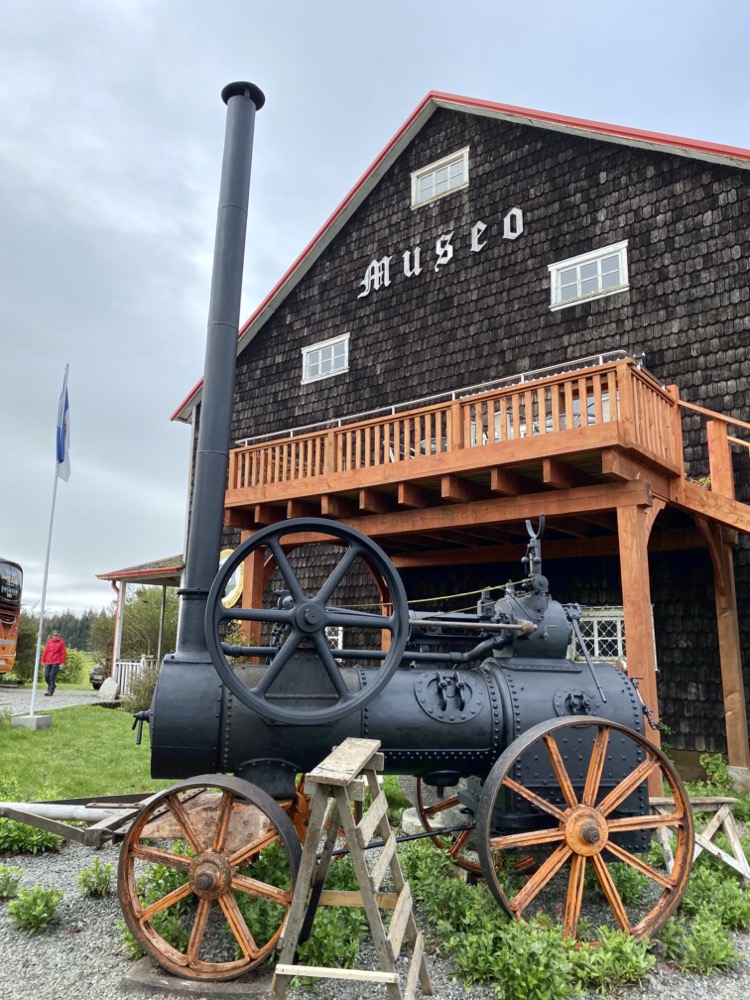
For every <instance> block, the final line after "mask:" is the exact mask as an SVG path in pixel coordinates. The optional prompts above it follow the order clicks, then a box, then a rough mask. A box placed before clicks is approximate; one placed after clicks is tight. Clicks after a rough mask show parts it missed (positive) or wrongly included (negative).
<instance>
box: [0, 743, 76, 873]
mask: <svg viewBox="0 0 750 1000" xmlns="http://www.w3.org/2000/svg"><path fill="white" fill-rule="evenodd" d="M14 732H15V730H14ZM53 794H54V793H51V790H50V789H44V788H43V789H39V790H38V791H37V792H36V794H34V795H32V796H30V798H35V799H44V798H52V797H53ZM0 801H3V802H19V801H22V797H21V790H20V788H19V785H18V782H17V781H16V780H15V779H14V778H5V777H3V778H0ZM62 845H63V838H62V837H59V836H58V835H57V834H56V833H48V832H47V831H46V830H39V829H37V828H36V827H34V826H27V825H26V824H25V823H18V822H16V820H14V819H7V818H6V817H2V818H0V852H7V853H8V854H41V853H42V852H43V851H59V849H60V848H61V847H62Z"/></svg>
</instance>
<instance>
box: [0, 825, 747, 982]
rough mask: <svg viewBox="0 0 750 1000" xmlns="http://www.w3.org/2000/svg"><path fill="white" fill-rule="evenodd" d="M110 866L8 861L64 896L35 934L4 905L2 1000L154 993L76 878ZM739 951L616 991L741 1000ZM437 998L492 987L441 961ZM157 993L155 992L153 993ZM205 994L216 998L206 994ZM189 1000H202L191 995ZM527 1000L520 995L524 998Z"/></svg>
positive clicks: (111, 918) (434, 966)
mask: <svg viewBox="0 0 750 1000" xmlns="http://www.w3.org/2000/svg"><path fill="white" fill-rule="evenodd" d="M97 857H98V858H99V860H101V861H102V862H106V861H112V862H113V869H116V859H117V851H116V849H115V848H113V847H112V846H111V845H109V846H107V847H105V848H104V849H103V850H101V851H99V852H94V851H92V850H91V849H90V848H84V847H83V846H81V845H79V844H76V843H68V844H66V846H65V847H64V848H63V850H62V851H61V852H60V853H59V854H43V855H39V856H37V857H33V856H19V857H11V858H7V857H6V858H3V859H2V861H3V862H4V863H5V864H11V865H18V866H19V867H22V868H23V869H24V874H23V878H22V882H21V885H22V887H24V888H31V886H34V885H43V886H45V887H47V888H52V887H55V888H60V889H63V890H64V891H65V897H64V899H63V901H62V902H61V903H60V906H59V909H58V914H59V920H58V922H57V923H55V924H53V925H52V926H51V927H50V928H49V929H48V930H47V931H45V932H44V933H42V934H39V935H33V936H29V935H27V934H26V933H25V932H22V931H18V930H15V929H14V928H13V927H12V925H11V923H10V920H9V918H8V916H7V913H6V911H5V906H4V905H0V996H1V997H2V998H3V1000H30V998H34V1000H101V998H107V997H123V998H129V1000H141V998H145V997H146V996H148V995H150V994H147V993H143V992H142V991H139V990H135V989H128V988H123V986H122V980H123V977H124V976H125V975H126V973H127V972H128V970H129V969H130V968H131V967H132V966H131V963H130V961H129V960H128V959H127V958H125V957H124V955H122V953H121V951H120V937H119V933H118V931H117V927H116V925H115V920H116V919H117V917H118V916H119V906H118V903H117V898H116V896H115V895H110V896H108V897H106V898H104V899H98V900H92V899H86V898H84V897H83V896H81V894H80V892H79V890H78V887H77V882H76V879H77V875H78V873H79V872H80V871H82V870H84V869H85V868H89V867H91V865H92V863H93V861H94V859H95V858H97ZM735 946H736V947H737V948H738V950H740V951H741V952H742V953H743V954H744V955H745V956H746V960H745V962H744V963H743V964H742V965H741V966H740V967H739V968H738V970H737V971H736V972H734V973H732V974H729V975H715V976H705V977H704V976H686V975H682V974H680V973H676V972H673V971H669V970H667V969H665V968H664V966H663V965H661V966H659V967H658V968H657V969H656V970H655V972H654V973H653V974H652V977H651V980H650V982H649V983H648V984H647V985H646V986H645V987H644V988H641V989H633V988H629V989H626V990H622V991H621V992H619V993H618V994H617V996H618V997H622V998H624V1000H653V998H654V997H656V996H659V997H664V998H665V1000H666V998H669V1000H737V998H738V997H742V996H748V995H750V934H744V935H737V936H736V938H735ZM428 961H429V966H430V973H431V976H432V982H433V986H434V989H435V994H434V995H435V997H436V998H437V1000H460V998H463V997H470V998H471V1000H495V993H494V990H493V989H492V988H490V987H476V988H474V989H472V991H471V992H470V993H469V992H468V991H467V990H466V989H465V988H464V987H463V986H461V985H460V984H459V983H456V982H454V981H453V980H451V979H450V967H449V966H448V965H447V964H446V963H444V962H442V961H440V960H438V959H435V958H432V957H430V958H429V959H428ZM362 965H363V966H367V967H369V968H375V967H376V965H375V962H374V956H373V954H372V949H371V947H370V946H369V945H368V946H366V947H365V948H364V949H363V958H362ZM151 995H152V994H151ZM171 995H172V996H173V1000H174V998H177V997H180V996H181V995H184V994H180V993H179V992H176V993H174V994H171ZM205 995H206V996H207V997H208V996H210V994H209V993H208V992H207V993H206V994H205ZM287 996H288V997H290V998H294V1000H301V998H307V1000H311V998H312V1000H315V998H317V1000H332V998H335V1000H385V989H384V988H383V987H382V986H365V985H363V984H358V983H351V984H346V983H339V982H333V981H330V980H329V981H322V982H321V983H320V985H319V986H318V988H317V990H316V992H315V993H312V992H309V991H303V990H289V991H288V993H287ZM191 1000H196V996H195V994H192V996H191ZM519 1000H522V998H519Z"/></svg>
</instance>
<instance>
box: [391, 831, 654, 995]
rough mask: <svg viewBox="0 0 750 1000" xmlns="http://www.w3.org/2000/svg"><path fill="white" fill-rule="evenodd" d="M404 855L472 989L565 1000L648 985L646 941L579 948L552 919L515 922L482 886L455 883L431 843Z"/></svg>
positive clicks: (624, 938) (440, 941)
mask: <svg viewBox="0 0 750 1000" xmlns="http://www.w3.org/2000/svg"><path fill="white" fill-rule="evenodd" d="M400 857H401V865H402V868H403V870H404V873H405V874H406V876H407V878H408V879H409V881H410V882H411V887H412V892H413V893H414V896H415V898H416V899H417V900H418V901H419V903H420V907H421V909H422V911H423V913H424V914H425V915H426V917H427V919H428V921H429V923H430V924H431V926H432V927H433V928H434V931H435V933H436V935H437V947H438V949H439V950H441V951H442V952H443V953H445V954H446V955H448V956H449V957H450V958H451V960H452V961H453V963H454V965H455V968H456V973H457V977H458V978H459V979H461V981H462V982H464V983H466V984H467V985H472V984H476V983H486V984H490V983H493V984H494V989H495V992H496V994H497V996H498V997H499V998H501V1000H510V998H513V1000H516V998H520V997H523V998H524V1000H563V998H565V997H571V996H576V995H579V994H580V992H581V989H582V987H585V988H586V989H588V990H594V991H596V992H599V993H602V994H603V993H606V992H607V991H609V990H611V989H613V988H615V987H617V986H620V985H623V984H626V983H634V982H635V983H639V982H642V981H643V979H644V978H645V977H646V976H647V974H648V972H649V970H650V969H651V968H652V966H653V964H654V959H653V957H652V956H651V955H650V954H649V952H648V942H647V941H643V942H640V941H636V940H635V939H634V938H632V937H630V936H629V935H627V934H623V933H622V932H620V931H611V930H608V929H607V928H599V929H597V930H596V931H595V932H594V936H595V937H597V938H598V940H599V944H597V945H596V946H594V947H580V946H579V945H577V944H576V942H575V941H573V940H571V939H570V938H566V937H565V936H564V935H563V932H562V927H561V926H560V924H559V923H557V922H555V921H553V920H551V919H550V918H549V917H546V916H542V915H539V916H537V917H535V918H534V919H533V920H532V921H530V922H529V923H520V922H517V921H514V920H509V919H508V918H507V917H506V916H505V915H504V914H503V912H502V911H501V909H500V908H499V907H498V905H497V903H496V902H495V900H494V899H493V898H492V896H491V895H490V893H489V892H488V890H487V889H486V887H485V886H484V885H467V884H466V883H465V882H463V881H462V880H461V879H460V878H457V877H456V875H455V870H454V869H453V868H452V866H451V863H450V859H448V858H446V856H445V855H443V854H441V853H440V852H436V850H435V847H434V846H432V845H431V844H429V843H426V842H425V841H417V842H414V843H412V844H407V845H404V847H402V848H401V851H400ZM435 943H436V942H433V944H435Z"/></svg>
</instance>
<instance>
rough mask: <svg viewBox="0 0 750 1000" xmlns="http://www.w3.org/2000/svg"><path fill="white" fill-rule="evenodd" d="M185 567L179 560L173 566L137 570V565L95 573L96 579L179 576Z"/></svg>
mask: <svg viewBox="0 0 750 1000" xmlns="http://www.w3.org/2000/svg"><path fill="white" fill-rule="evenodd" d="M184 568H185V564H184V563H182V562H180V563H176V564H175V565H174V566H159V567H158V568H156V569H142V570H139V569H138V567H137V566H131V567H129V568H128V569H117V570H113V571H112V572H111V573H97V574H96V578H97V580H127V579H128V577H139V578H140V577H147V576H148V577H152V576H179V574H180V573H182V571H183V569H184Z"/></svg>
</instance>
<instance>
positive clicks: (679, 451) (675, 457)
mask: <svg viewBox="0 0 750 1000" xmlns="http://www.w3.org/2000/svg"><path fill="white" fill-rule="evenodd" d="M666 388H667V392H668V393H669V395H670V396H671V397H672V401H673V403H674V405H673V407H672V420H671V430H672V449H673V454H672V456H671V457H672V461H673V462H674V463H675V465H676V466H677V472H678V473H679V476H680V479H684V478H685V446H684V444H683V440H682V410H681V409H680V405H679V400H680V390H679V388H678V387H677V386H676V385H668V386H667V387H666Z"/></svg>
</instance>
